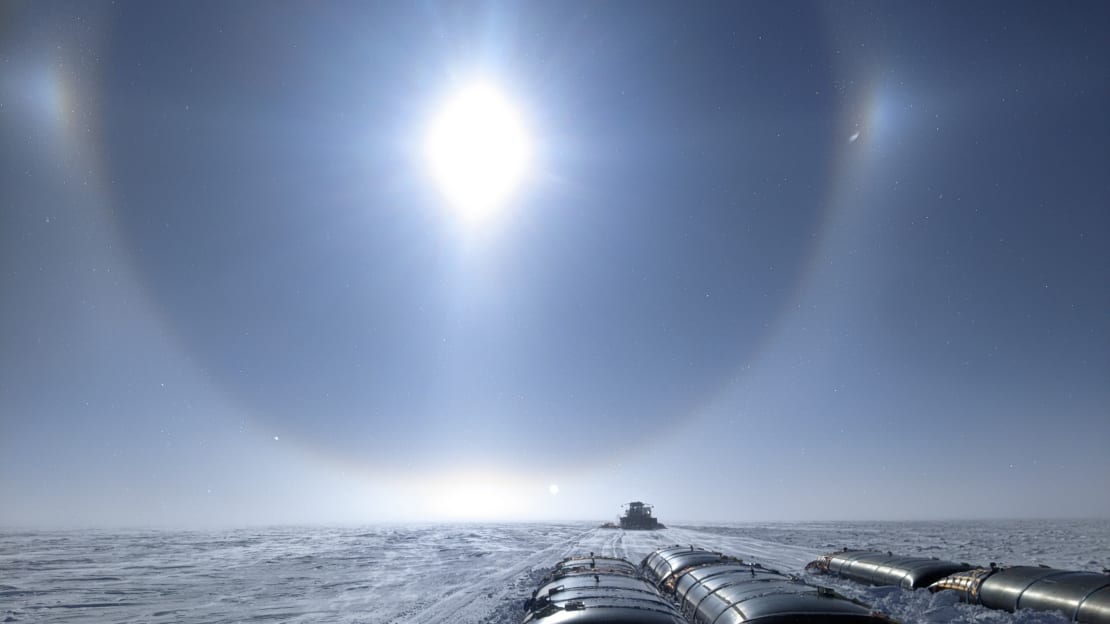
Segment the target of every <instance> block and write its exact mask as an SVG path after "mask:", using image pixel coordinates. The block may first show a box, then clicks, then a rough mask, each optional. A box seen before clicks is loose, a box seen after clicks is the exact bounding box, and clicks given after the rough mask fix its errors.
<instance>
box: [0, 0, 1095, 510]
mask: <svg viewBox="0 0 1110 624" xmlns="http://www.w3.org/2000/svg"><path fill="white" fill-rule="evenodd" d="M697 9H698V10H696V11H692V10H690V7H684V6H678V5H666V4H659V5H639V4H637V5H631V4H620V3H613V4H605V5H595V4H592V3H557V4H538V3H537V4H523V5H517V4H512V3H505V4H501V3H459V4H436V3H424V4H420V5H417V4H414V3H413V4H406V5H380V6H363V5H362V4H359V3H349V4H348V3H332V4H326V5H293V4H289V5H277V6H275V5H271V4H263V3H254V2H241V3H233V4H227V3H217V2H211V3H209V2H201V3H189V4H187V5H186V4H184V3H155V4H150V3H126V2H125V3H117V4H114V5H110V4H101V3H72V4H71V3H27V4H16V5H12V6H11V7H9V8H8V9H7V10H6V11H7V13H8V14H9V15H8V19H7V20H6V22H7V24H6V26H5V27H4V28H5V30H4V36H3V38H2V39H0V41H2V43H0V61H2V62H3V66H4V68H5V70H4V72H3V77H2V78H0V142H2V144H3V145H4V146H5V147H4V149H3V150H2V152H0V188H3V189H4V191H3V193H2V194H0V198H2V199H0V202H2V203H0V219H2V221H0V223H2V227H0V268H2V271H0V293H2V303H0V346H2V350H0V495H2V496H3V499H4V500H7V501H16V503H17V504H15V505H5V506H4V510H3V511H2V512H0V522H2V523H4V524H6V525H18V526H58V525H64V526H89V525H97V526H118V525H231V524H244V523H251V524H267V523H285V522H376V521H406V520H424V519H430V520H444V519H446V520H460V519H476V520H479V519H480V520H486V519H533V520H545V519H556V520H561V519H595V518H601V519H603V518H608V517H610V516H612V515H613V514H614V513H615V512H616V510H617V506H618V505H619V504H620V503H622V502H627V501H628V500H632V499H643V500H648V501H650V502H653V503H655V504H656V505H657V509H658V511H659V514H660V516H661V517H663V518H664V520H666V519H668V518H677V519H682V520H714V521H747V520H791V519H888V518H889V519H928V518H959V517H1046V516H1047V517H1076V516H1107V515H1110V499H1108V498H1107V497H1105V496H1100V495H1094V494H1093V493H1096V492H1106V491H1110V453H1107V452H1106V449H1107V448H1108V446H1110V384H1107V383H1106V381H1107V379H1108V377H1110V375H1108V373H1110V337H1108V336H1110V314H1108V310H1110V288H1107V276H1108V275H1110V251H1108V250H1110V246H1108V245H1107V244H1106V236H1107V233H1108V232H1110V216H1108V213H1107V210H1106V206H1108V205H1110V179H1108V178H1107V176H1106V175H1105V172H1106V170H1107V164H1108V156H1110V154H1108V151H1107V145H1110V140H1108V139H1110V119H1108V117H1107V116H1106V114H1105V110H1107V109H1108V108H1110V83H1108V75H1107V71H1106V67H1105V62H1104V59H1105V58H1106V57H1107V52H1108V50H1107V46H1108V44H1107V43H1106V41H1105V38H1104V37H1103V36H1102V35H1101V33H1104V32H1105V29H1106V27H1107V26H1108V25H1110V24H1108V13H1107V9H1106V7H1105V6H1102V5H1100V4H1099V3H1085V4H1084V3H1081V4H1072V5H1069V6H1068V7H1067V8H1066V9H1062V8H1056V7H1052V6H1048V5H1039V4H1028V3H1012V2H1006V3H976V4H975V5H973V6H968V5H964V4H961V3H940V4H937V5H932V6H920V5H917V4H909V3H905V4H903V3H842V4H838V5H836V6H831V5H830V6H826V5H821V4H809V3H796V4H791V5H789V6H778V5H771V4H740V5H738V4H735V3H733V4H728V5H718V6H705V7H697ZM476 81H479V82H482V83H483V84H488V85H493V87H494V88H496V89H497V90H498V91H499V92H500V93H503V94H505V97H506V98H508V100H510V101H511V102H512V103H513V104H514V106H515V107H516V109H517V111H518V113H519V116H520V118H521V119H523V120H524V123H525V126H526V127H527V131H528V134H529V137H530V139H529V140H530V142H531V145H532V159H531V162H530V167H529V173H528V175H527V176H526V179H524V180H522V181H520V182H519V183H518V184H517V186H516V188H515V190H514V192H513V193H512V194H511V196H510V197H509V198H508V199H507V200H505V201H504V202H502V204H501V205H499V206H498V211H497V214H496V217H495V218H491V219H488V220H485V221H483V222H481V223H480V224H478V225H475V223H473V222H469V221H468V220H467V219H466V218H465V217H464V216H463V215H460V212H459V210H458V206H457V205H456V204H455V203H453V202H452V201H451V200H450V198H449V197H446V196H445V195H444V193H443V189H442V188H440V187H439V186H438V185H437V183H436V180H435V179H434V176H432V175H431V174H430V173H429V167H428V163H427V155H426V154H425V153H424V151H423V149H424V146H425V136H426V135H427V132H428V128H429V126H430V125H431V124H432V123H433V120H434V119H435V118H436V115H437V113H438V111H440V110H441V109H442V108H443V106H444V105H445V102H449V101H451V98H452V94H455V93H458V92H459V91H460V90H464V89H466V88H467V87H468V85H471V84H474V83H475V82H476ZM551 484H558V485H559V492H558V494H552V493H551V490H550V488H549V486H550V485H551Z"/></svg>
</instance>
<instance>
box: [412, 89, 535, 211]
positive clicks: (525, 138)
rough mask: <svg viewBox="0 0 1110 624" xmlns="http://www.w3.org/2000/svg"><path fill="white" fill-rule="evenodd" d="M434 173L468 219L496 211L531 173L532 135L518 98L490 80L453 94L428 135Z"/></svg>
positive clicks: (449, 200)
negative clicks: (514, 99)
mask: <svg viewBox="0 0 1110 624" xmlns="http://www.w3.org/2000/svg"><path fill="white" fill-rule="evenodd" d="M424 147H425V156H426V158H427V161H428V165H429V168H430V170H431V173H432V177H433V178H434V179H435V180H436V182H437V183H438V185H439V187H440V189H441V190H442V191H443V194H444V196H445V197H446V199H447V201H448V203H450V204H451V206H452V207H453V208H454V209H456V210H457V211H458V213H459V214H460V215H462V216H463V217H464V218H466V219H468V220H482V219H485V218H487V217H489V216H491V215H492V214H495V213H496V212H497V211H498V210H499V209H500V208H502V207H503V206H504V205H505V203H506V202H507V201H508V199H509V197H510V196H511V195H512V193H513V192H514V191H515V190H516V189H517V187H518V186H519V184H520V183H521V181H522V180H523V179H524V177H525V176H526V174H527V173H528V169H529V167H530V165H531V159H532V146H531V140H530V137H529V134H528V131H527V128H526V126H525V124H524V120H523V118H522V116H521V114H520V112H519V110H518V109H517V107H516V106H515V105H514V104H513V102H512V101H511V100H510V99H509V98H508V97H507V96H506V95H504V94H503V93H502V92H501V91H500V90H498V89H497V88H495V87H494V86H493V85H491V84H489V83H476V84H472V85H470V86H468V87H466V88H464V89H462V90H460V91H458V92H457V93H455V94H454V95H453V96H452V97H450V98H449V99H448V100H447V101H446V103H445V104H444V105H443V107H442V109H441V110H440V112H439V113H438V114H437V115H436V116H435V118H434V119H433V120H432V123H431V125H430V126H429V128H428V133H427V137H426V139H425V145H424Z"/></svg>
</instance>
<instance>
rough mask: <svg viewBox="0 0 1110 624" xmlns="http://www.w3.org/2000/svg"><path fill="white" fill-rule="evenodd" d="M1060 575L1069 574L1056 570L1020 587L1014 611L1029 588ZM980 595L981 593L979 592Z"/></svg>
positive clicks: (1019, 606)
mask: <svg viewBox="0 0 1110 624" xmlns="http://www.w3.org/2000/svg"><path fill="white" fill-rule="evenodd" d="M1061 574H1069V572H1068V571H1067V570H1057V571H1055V572H1052V573H1050V574H1046V575H1044V576H1038V577H1037V578H1035V579H1033V580H1032V581H1029V584H1028V585H1026V586H1025V587H1022V588H1021V591H1019V592H1018V595H1017V600H1015V601H1014V610H1015V611H1017V610H1018V609H1020V608H1021V598H1022V596H1024V595H1025V592H1027V591H1029V588H1030V587H1032V586H1034V585H1036V584H1037V583H1040V582H1041V581H1043V580H1045V579H1047V578H1052V577H1054V576H1060V575H1061ZM992 576H993V575H992ZM980 588H982V585H981V584H980ZM980 595H982V592H980ZM979 604H982V600H980V601H979Z"/></svg>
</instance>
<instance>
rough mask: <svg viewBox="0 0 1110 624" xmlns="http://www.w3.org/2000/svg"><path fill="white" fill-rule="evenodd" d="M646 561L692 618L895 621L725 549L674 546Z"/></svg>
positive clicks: (710, 622) (768, 622)
mask: <svg viewBox="0 0 1110 624" xmlns="http://www.w3.org/2000/svg"><path fill="white" fill-rule="evenodd" d="M642 567H643V569H644V572H645V574H646V575H647V576H648V577H649V578H650V579H651V580H652V581H653V582H655V583H656V585H657V586H659V587H660V588H662V590H663V591H664V592H666V593H670V594H672V595H673V597H674V599H675V600H676V601H677V602H678V603H679V605H680V606H681V608H682V614H683V615H684V616H686V618H687V620H688V621H689V622H691V623H693V624H729V623H731V624H739V623H741V622H760V623H761V624H773V623H778V622H783V623H785V622H845V623H848V622H856V623H888V622H889V621H890V620H888V619H887V618H886V617H884V616H882V615H879V614H876V613H873V612H872V611H871V610H870V608H868V607H867V606H866V605H862V604H859V603H857V602H854V601H852V600H849V599H847V598H845V597H843V596H840V595H838V594H836V593H835V592H833V591H832V590H830V589H827V588H824V587H817V586H813V585H808V584H806V583H805V582H803V581H801V580H799V579H798V578H796V577H793V576H789V575H786V574H782V573H781V572H778V571H777V570H772V569H769V568H765V567H763V566H761V565H759V564H749V563H744V562H743V561H742V560H740V559H738V558H735V557H728V556H726V555H723V554H721V553H714V552H710V551H707V550H701V549H697V548H693V547H686V546H675V547H671V548H664V549H662V550H658V551H655V552H653V553H651V554H650V555H648V556H647V557H646V558H645V559H644V562H643V564H642Z"/></svg>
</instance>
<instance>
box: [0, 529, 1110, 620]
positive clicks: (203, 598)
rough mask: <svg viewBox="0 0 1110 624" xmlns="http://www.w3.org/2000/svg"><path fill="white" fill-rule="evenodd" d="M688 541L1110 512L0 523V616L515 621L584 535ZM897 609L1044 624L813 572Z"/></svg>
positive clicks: (959, 551)
mask: <svg viewBox="0 0 1110 624" xmlns="http://www.w3.org/2000/svg"><path fill="white" fill-rule="evenodd" d="M673 544H695V545H697V546H702V547H705V548H711V549H714V550H720V551H723V552H725V553H727V554H731V555H736V556H739V557H743V558H744V559H745V560H750V561H756V562H759V563H763V564H764V565H768V566H771V567H775V568H778V569H779V570H782V571H784V572H793V573H799V574H801V573H802V568H803V567H804V566H805V564H806V563H808V562H809V561H811V560H812V559H814V558H815V557H817V556H818V555H820V554H823V553H826V552H829V551H831V550H836V549H838V548H841V547H844V546H850V547H853V548H868V549H877V550H891V551H894V552H896V553H900V554H906V555H924V556H933V557H940V558H943V559H953V560H956V561H967V562H969V563H973V564H986V563H988V562H990V561H995V562H998V563H1001V564H1045V565H1050V566H1053V567H1059V568H1066V569H1074V570H1095V571H1098V570H1101V569H1102V568H1104V567H1108V566H1110V520H1096V521H1037V522H975V523H971V522H968V523H954V522H924V523H803V524H746V525H730V526H711V527H710V526H706V527H680V528H670V529H666V530H663V531H646V532H635V531H629V532H626V531H621V530H607V529H597V528H593V527H592V526H591V525H586V524H578V525H566V524H557V525H546V524H505V525H490V524H483V525H446V526H431V525H429V526H404V527H401V526H397V527H373V528H363V529H350V528H347V529H321V528H282V529H265V530H257V529H255V530H240V531H228V532H168V531H149V532H128V533H110V532H98V531H82V532H18V533H11V532H9V533H0V622H2V621H7V622H152V623H155V622H207V623H215V622H306V623H307V622H314V623H315V622H343V623H355V622H368V623H370V622H372V623H382V624H386V623H388V624H438V623H442V624H447V623H452V624H468V623H473V624H518V623H519V622H520V619H521V617H522V616H523V609H522V605H523V602H524V600H525V599H526V598H527V597H528V596H530V595H531V593H532V590H533V589H535V587H536V586H537V584H538V583H539V580H540V578H541V577H542V576H543V575H544V574H545V573H547V572H548V571H549V570H550V569H551V568H552V567H553V566H554V564H555V563H556V562H557V561H559V560H560V559H562V558H563V557H566V556H568V555H571V554H581V553H588V552H590V551H593V552H595V553H597V554H599V555H610V556H612V555H615V556H618V557H625V558H627V559H629V560H631V561H633V562H636V563H639V562H640V560H641V559H642V558H643V557H644V556H645V555H647V554H648V553H649V552H651V551H652V550H655V549H657V548H661V547H663V546H669V545H673ZM809 581H810V582H813V583H818V584H823V585H827V586H831V587H835V588H836V589H837V590H838V591H841V592H842V593H845V594H847V595H849V596H852V597H854V598H858V599H860V600H863V601H865V602H868V603H870V604H872V605H873V606H875V607H876V608H877V609H879V610H881V611H883V612H885V613H888V614H890V615H892V616H894V617H895V618H897V619H899V620H900V621H902V622H906V623H913V622H928V623H938V622H955V623H972V622H974V623H984V624H1041V623H1046V624H1047V623H1057V622H1066V621H1067V620H1066V618H1064V617H1063V616H1060V615H1056V614H1052V613H1035V612H1030V611H1025V612H1021V613H1018V614H1010V613H1004V612H999V611H990V610H988V609H983V608H981V607H976V606H971V605H965V604H960V603H958V602H957V601H956V599H955V595H954V594H951V593H947V594H945V593H941V594H937V595H932V594H929V593H928V592H927V591H925V590H918V591H916V592H908V591H904V590H901V589H897V588H889V587H865V586H862V585H857V584H855V583H852V582H850V581H846V580H843V579H837V578H833V577H827V576H821V575H813V576H810V577H809Z"/></svg>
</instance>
